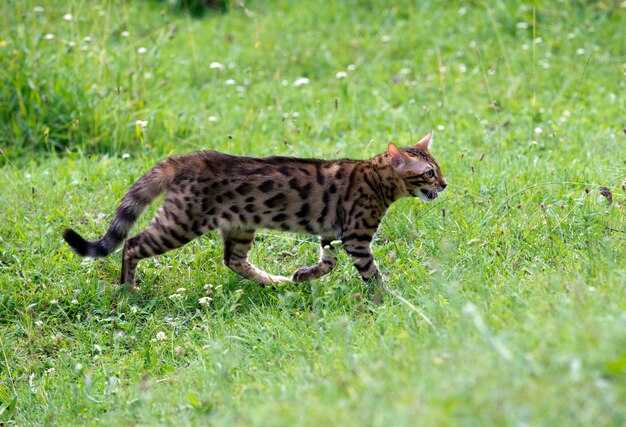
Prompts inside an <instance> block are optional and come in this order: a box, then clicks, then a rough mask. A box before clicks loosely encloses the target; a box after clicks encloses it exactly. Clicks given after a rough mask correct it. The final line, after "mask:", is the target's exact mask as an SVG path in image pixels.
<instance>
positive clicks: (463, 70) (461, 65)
mask: <svg viewBox="0 0 626 427" xmlns="http://www.w3.org/2000/svg"><path fill="white" fill-rule="evenodd" d="M459 71H460V72H461V73H465V72H467V65H465V64H460V65H459Z"/></svg>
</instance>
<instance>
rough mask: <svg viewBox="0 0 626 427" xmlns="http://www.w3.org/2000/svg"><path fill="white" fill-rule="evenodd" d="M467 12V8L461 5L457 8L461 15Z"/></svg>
mask: <svg viewBox="0 0 626 427" xmlns="http://www.w3.org/2000/svg"><path fill="white" fill-rule="evenodd" d="M466 13H467V8H466V7H462V8H460V9H459V15H461V16H463V15H465V14H466Z"/></svg>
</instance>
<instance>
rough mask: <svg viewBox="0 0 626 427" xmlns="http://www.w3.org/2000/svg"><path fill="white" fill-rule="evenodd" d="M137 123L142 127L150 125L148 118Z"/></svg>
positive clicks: (136, 123)
mask: <svg viewBox="0 0 626 427" xmlns="http://www.w3.org/2000/svg"><path fill="white" fill-rule="evenodd" d="M135 125H137V126H139V127H141V128H142V129H145V128H147V127H148V121H147V120H137V121H136V122H135Z"/></svg>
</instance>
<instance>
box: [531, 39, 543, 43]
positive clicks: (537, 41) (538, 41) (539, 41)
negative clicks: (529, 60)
mask: <svg viewBox="0 0 626 427" xmlns="http://www.w3.org/2000/svg"><path fill="white" fill-rule="evenodd" d="M533 43H535V44H541V43H543V39H542V38H541V37H537V38H535V40H533Z"/></svg>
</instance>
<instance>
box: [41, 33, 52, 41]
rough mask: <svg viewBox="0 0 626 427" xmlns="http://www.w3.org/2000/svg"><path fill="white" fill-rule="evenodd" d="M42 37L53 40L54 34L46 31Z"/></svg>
mask: <svg viewBox="0 0 626 427" xmlns="http://www.w3.org/2000/svg"><path fill="white" fill-rule="evenodd" d="M43 38H44V39H45V40H54V34H51V33H48V34H46V35H45V36H43Z"/></svg>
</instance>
